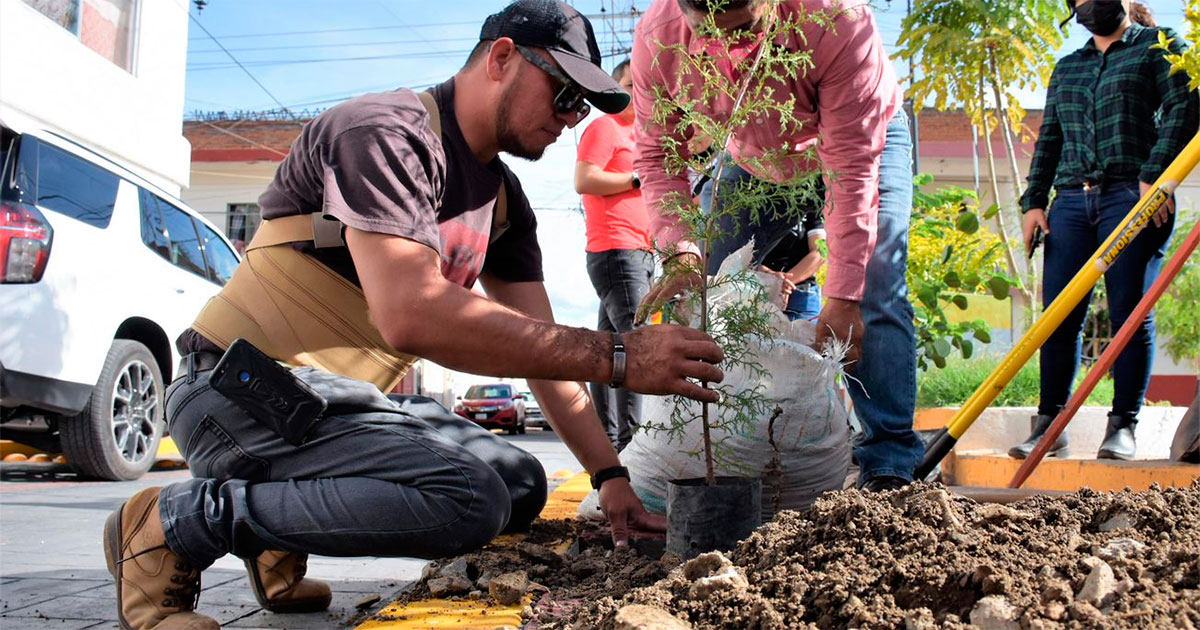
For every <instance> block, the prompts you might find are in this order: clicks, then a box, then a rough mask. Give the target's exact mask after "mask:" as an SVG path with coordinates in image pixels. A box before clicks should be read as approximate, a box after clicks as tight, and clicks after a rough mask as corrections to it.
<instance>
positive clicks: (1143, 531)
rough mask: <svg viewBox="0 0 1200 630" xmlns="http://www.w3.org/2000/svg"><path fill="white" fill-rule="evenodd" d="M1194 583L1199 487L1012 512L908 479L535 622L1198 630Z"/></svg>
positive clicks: (1055, 502)
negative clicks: (562, 615)
mask: <svg viewBox="0 0 1200 630" xmlns="http://www.w3.org/2000/svg"><path fill="white" fill-rule="evenodd" d="M1198 583H1200V482H1197V483H1194V484H1193V485H1192V486H1191V487H1189V488H1167V489H1160V488H1153V489H1151V490H1149V491H1146V492H1129V491H1126V492H1111V493H1110V492H1104V493H1101V492H1093V491H1090V490H1083V491H1080V492H1078V493H1075V494H1072V495H1068V496H1061V497H1054V498H1050V497H1034V498H1031V499H1026V500H1024V501H1021V502H1018V503H1013V504H1009V505H998V504H981V503H976V502H974V501H972V500H970V499H965V498H961V497H955V496H953V495H950V494H948V493H947V492H946V490H945V489H944V488H942V487H940V486H937V485H928V484H914V485H911V486H908V487H906V488H903V489H900V490H896V491H891V492H885V493H880V494H876V495H869V494H862V493H860V492H859V491H857V490H847V491H843V492H838V493H834V494H830V495H827V496H826V497H824V498H822V499H820V500H818V501H817V502H816V504H815V505H814V506H813V507H812V508H811V509H810V510H807V511H805V512H784V513H781V514H780V515H779V516H777V517H776V519H775V520H774V521H773V522H771V523H769V524H766V525H764V526H762V527H761V528H759V529H758V530H757V531H756V532H755V533H754V534H753V535H752V536H751V537H750V538H748V539H747V540H745V541H743V542H742V544H741V545H740V546H739V547H738V548H737V549H735V550H734V551H733V552H731V553H730V554H729V557H728V559H726V558H725V557H724V556H723V555H721V554H719V553H714V554H706V555H703V556H700V557H699V558H696V559H694V560H691V561H689V562H688V563H685V564H684V565H682V566H680V567H679V568H677V569H676V570H674V571H672V572H671V574H670V575H669V576H668V577H667V578H666V579H664V580H662V581H659V582H657V583H655V584H654V585H652V586H649V587H645V588H637V589H634V590H632V591H630V592H629V593H627V594H625V595H624V596H621V595H619V594H613V593H611V592H609V593H604V592H597V593H595V594H594V595H595V596H597V599H595V600H592V601H591V603H589V604H587V605H586V606H584V607H582V608H581V609H579V610H577V611H576V612H575V614H574V615H573V617H572V618H569V619H567V618H562V619H559V620H550V619H542V624H541V628H543V629H549V628H568V627H569V628H576V629H590V628H597V629H603V630H609V629H615V628H637V627H649V625H648V624H647V625H641V623H642V622H639V619H646V618H647V617H645V613H647V612H649V613H654V614H652V615H650V617H653V616H654V615H659V616H662V615H661V614H662V613H664V612H665V613H668V614H670V615H672V616H674V617H675V618H676V619H678V620H681V621H685V622H687V623H690V624H691V625H692V626H693V627H696V628H779V629H783V628H906V629H909V630H929V629H934V628H968V627H983V628H995V629H1006V630H1007V629H1011V630H1018V629H1038V628H1167V627H1170V628H1191V629H1195V628H1200V590H1198ZM606 594H607V595H610V596H609V597H603V595H606ZM631 604H634V606H630V605H631ZM637 605H642V606H637ZM647 606H648V607H649V608H647ZM656 609H657V610H656ZM634 613H637V614H634ZM667 621H673V620H671V619H667ZM659 623H661V620H660V621H659ZM659 627H670V626H669V625H660V626H659ZM680 627H687V626H686V624H681V625H680Z"/></svg>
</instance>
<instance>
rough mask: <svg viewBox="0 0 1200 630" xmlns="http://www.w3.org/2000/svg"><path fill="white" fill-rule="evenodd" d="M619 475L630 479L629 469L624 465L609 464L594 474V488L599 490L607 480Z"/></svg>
mask: <svg viewBox="0 0 1200 630" xmlns="http://www.w3.org/2000/svg"><path fill="white" fill-rule="evenodd" d="M618 477H621V478H624V479H629V469H628V468H626V467H624V466H609V467H608V468H605V469H604V470H598V471H596V474H594V475H592V489H593V490H599V489H600V486H602V485H604V482H605V481H608V480H610V479H616V478H618Z"/></svg>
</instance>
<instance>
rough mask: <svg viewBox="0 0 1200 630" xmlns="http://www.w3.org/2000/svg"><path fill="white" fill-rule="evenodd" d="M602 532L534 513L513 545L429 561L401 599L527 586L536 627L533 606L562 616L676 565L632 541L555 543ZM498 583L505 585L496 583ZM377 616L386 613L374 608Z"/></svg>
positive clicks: (492, 596) (480, 595)
mask: <svg viewBox="0 0 1200 630" xmlns="http://www.w3.org/2000/svg"><path fill="white" fill-rule="evenodd" d="M607 536H609V534H608V531H607V529H603V528H601V527H600V526H599V525H597V524H596V523H594V522H590V521H583V520H577V519H555V520H544V519H539V520H536V521H534V522H533V524H532V526H531V528H530V531H529V532H528V534H527V535H526V536H525V537H524V540H523V541H522V542H519V543H516V544H515V545H514V544H512V543H511V542H505V541H500V542H497V543H494V544H492V545H489V546H487V547H485V548H483V549H482V550H480V551H476V552H473V553H469V554H465V555H462V556H459V557H457V558H450V559H446V560H442V561H437V562H431V563H430V564H429V565H428V566H426V568H425V570H424V572H423V574H422V578H421V580H420V581H419V582H417V584H415V585H414V586H413V587H412V588H410V589H409V590H408V591H406V592H405V594H404V596H403V597H402V598H401V600H400V601H419V600H422V599H426V598H429V597H444V598H448V599H468V600H492V601H493V602H494V603H500V604H510V603H513V601H512V600H515V599H519V597H508V595H524V594H527V593H528V594H532V595H533V596H534V598H535V602H534V605H533V606H530V607H528V608H527V609H526V610H525V611H524V617H525V618H526V619H527V620H529V623H528V624H526V626H525V627H537V626H536V621H534V618H535V617H536V616H537V614H535V612H534V610H535V609H536V610H537V611H539V612H540V613H541V614H543V615H545V616H546V617H547V619H551V620H562V619H566V618H568V617H570V616H571V615H573V614H574V612H575V611H576V610H577V609H578V608H580V607H581V606H582V605H583V604H584V603H585V602H588V601H592V600H595V599H596V598H597V597H600V596H601V595H613V594H616V595H617V596H620V595H623V594H625V593H628V592H630V591H632V590H633V589H635V588H638V587H644V586H649V585H651V584H654V583H656V582H658V581H660V580H662V579H663V578H665V577H666V576H667V573H668V572H669V571H670V570H671V569H673V568H675V567H676V566H678V565H679V560H678V559H675V560H673V561H672V560H667V561H665V562H664V561H662V560H660V559H658V558H649V557H646V556H643V555H639V554H638V553H637V552H636V551H634V550H633V549H632V548H631V547H624V548H618V549H615V550H614V549H611V548H608V549H606V548H604V547H603V546H600V545H592V546H590V547H588V548H586V549H583V550H582V551H580V550H579V545H578V544H576V545H574V546H573V547H572V548H570V549H567V550H565V551H563V552H559V551H557V550H556V549H557V548H561V547H563V546H565V545H566V544H568V543H571V542H572V541H578V540H581V539H584V538H587V539H590V540H597V539H603V538H604V537H607ZM514 577H515V578H516V579H515V580H514V579H513V578H514ZM493 582H495V583H496V584H493ZM501 583H503V585H504V587H505V588H503V589H498V588H497V586H498V585H500V584H501ZM374 618H376V619H381V620H390V619H391V618H390V617H387V616H380V615H378V614H377V615H375V616H374Z"/></svg>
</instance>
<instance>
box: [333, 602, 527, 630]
mask: <svg viewBox="0 0 1200 630" xmlns="http://www.w3.org/2000/svg"><path fill="white" fill-rule="evenodd" d="M528 603H529V600H525V601H523V602H521V603H520V604H513V605H512V606H497V605H494V604H489V603H487V602H485V601H456V600H450V599H427V600H422V601H419V602H410V603H408V604H391V605H389V606H387V607H386V608H384V609H383V610H381V611H379V612H378V613H376V614H375V617H374V618H372V619H368V620H367V621H365V622H363V623H361V624H359V625H358V626H356V630H419V629H421V628H446V629H448V630H449V629H453V630H493V629H494V628H496V627H498V626H499V627H504V626H511V627H513V628H518V627H520V626H521V608H523V607H524V606H525V605H526V604H528Z"/></svg>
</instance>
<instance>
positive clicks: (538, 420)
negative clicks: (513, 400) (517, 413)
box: [521, 391, 554, 431]
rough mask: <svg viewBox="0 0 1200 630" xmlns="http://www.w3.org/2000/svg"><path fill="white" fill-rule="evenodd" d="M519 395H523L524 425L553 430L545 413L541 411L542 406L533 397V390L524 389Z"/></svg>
mask: <svg viewBox="0 0 1200 630" xmlns="http://www.w3.org/2000/svg"><path fill="white" fill-rule="evenodd" d="M521 395H522V396H524V397H525V426H528V427H539V428H541V429H542V430H543V431H553V430H554V427H551V426H550V421H549V420H547V419H546V414H544V413H542V406H541V404H539V403H538V401H537V398H535V397H534V395H533V392H530V391H524V392H521Z"/></svg>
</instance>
